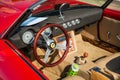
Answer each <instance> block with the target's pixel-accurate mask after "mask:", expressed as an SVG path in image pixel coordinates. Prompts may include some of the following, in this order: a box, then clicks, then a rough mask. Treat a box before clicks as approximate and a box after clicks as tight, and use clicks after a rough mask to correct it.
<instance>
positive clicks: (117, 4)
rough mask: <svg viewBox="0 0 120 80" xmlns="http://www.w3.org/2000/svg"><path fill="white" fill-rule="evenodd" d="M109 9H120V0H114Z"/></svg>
mask: <svg viewBox="0 0 120 80" xmlns="http://www.w3.org/2000/svg"><path fill="white" fill-rule="evenodd" d="M108 8H109V9H113V10H117V11H120V0H114V1H113V2H112V3H111V4H110V5H109V6H108Z"/></svg>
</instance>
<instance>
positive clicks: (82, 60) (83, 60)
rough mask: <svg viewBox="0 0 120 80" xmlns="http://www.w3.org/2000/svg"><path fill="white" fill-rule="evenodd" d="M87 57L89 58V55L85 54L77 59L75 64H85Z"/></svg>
mask: <svg viewBox="0 0 120 80" xmlns="http://www.w3.org/2000/svg"><path fill="white" fill-rule="evenodd" d="M87 57H88V53H87V52H85V53H84V54H83V56H80V57H76V59H75V63H77V64H79V65H82V64H85V63H86V62H87V61H86V59H85V58H87Z"/></svg>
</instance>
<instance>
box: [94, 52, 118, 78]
mask: <svg viewBox="0 0 120 80" xmlns="http://www.w3.org/2000/svg"><path fill="white" fill-rule="evenodd" d="M95 63H96V64H97V65H98V66H99V67H100V68H102V69H103V70H104V71H105V72H107V73H108V74H110V75H111V76H113V78H114V80H120V52H119V53H115V54H112V55H110V56H108V57H105V58H103V59H100V60H98V61H96V62H95Z"/></svg>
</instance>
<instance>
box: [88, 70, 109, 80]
mask: <svg viewBox="0 0 120 80" xmlns="http://www.w3.org/2000/svg"><path fill="white" fill-rule="evenodd" d="M90 72H91V76H90V80H110V79H109V78H107V77H106V76H104V75H102V74H101V73H99V72H96V71H94V70H91V71H90Z"/></svg>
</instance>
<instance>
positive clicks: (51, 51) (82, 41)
mask: <svg viewBox="0 0 120 80" xmlns="http://www.w3.org/2000/svg"><path fill="white" fill-rule="evenodd" d="M108 1H109V0H108ZM107 6H108V5H105V4H104V5H103V6H102V7H98V6H93V5H87V4H86V5H85V4H83V5H70V4H68V3H63V4H58V5H55V6H54V10H48V11H43V12H38V13H36V14H33V15H32V16H29V17H27V18H25V19H23V20H21V22H20V24H17V25H16V26H15V28H14V29H13V30H12V31H11V32H10V33H9V34H8V35H7V39H8V40H9V41H10V42H11V43H12V44H14V46H15V47H17V48H18V49H19V51H20V52H21V53H22V54H23V55H24V56H25V57H27V58H28V59H29V60H30V61H31V63H32V64H33V65H34V66H35V67H36V68H38V69H39V70H40V71H42V72H43V73H44V74H45V75H46V76H47V77H48V78H49V79H50V80H120V52H119V51H120V31H119V30H120V21H119V20H115V19H112V18H109V17H105V16H103V12H104V8H106V7H107ZM74 63H76V64H78V65H79V71H78V72H77V75H72V76H69V75H68V73H69V70H70V68H71V65H72V64H74Z"/></svg>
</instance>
